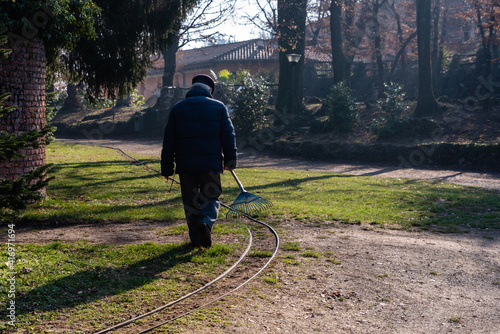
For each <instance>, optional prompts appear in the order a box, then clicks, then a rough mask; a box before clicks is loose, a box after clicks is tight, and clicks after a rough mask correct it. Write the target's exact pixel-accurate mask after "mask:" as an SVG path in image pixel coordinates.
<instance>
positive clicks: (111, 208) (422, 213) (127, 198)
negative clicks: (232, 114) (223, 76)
mask: <svg viewBox="0 0 500 334" xmlns="http://www.w3.org/2000/svg"><path fill="white" fill-rule="evenodd" d="M138 158H141V160H142V161H143V162H144V163H146V164H148V165H149V166H151V167H153V168H156V169H159V168H160V167H159V161H158V159H152V158H151V157H138ZM47 160H48V162H50V163H53V164H54V167H53V169H52V171H51V172H50V173H51V175H53V176H55V179H54V180H53V181H52V182H51V183H50V185H49V187H48V189H47V195H48V198H47V200H46V201H44V202H43V203H40V204H37V205H34V206H32V207H31V208H29V209H28V210H26V211H25V212H24V213H23V214H22V216H21V217H20V220H19V221H18V222H15V224H16V226H21V225H22V224H26V223H27V222H31V223H32V224H36V222H40V221H44V222H50V223H56V222H59V223H95V224H99V223H100V222H104V221H111V222H127V221H134V220H145V221H176V220H179V219H183V215H184V213H183V208H182V205H181V199H180V191H179V186H178V185H175V184H174V185H173V188H172V191H171V192H169V191H168V189H169V188H170V184H167V183H166V182H165V181H164V179H163V178H161V177H159V176H158V175H153V174H151V173H150V172H148V171H147V170H145V169H143V168H141V167H139V166H136V165H133V164H131V163H130V162H128V161H127V160H125V159H124V158H122V157H121V156H119V155H118V154H117V153H115V152H114V151H112V150H109V149H104V148H96V147H90V146H80V145H73V144H63V143H53V144H51V145H50V146H49V147H48V148H47ZM237 173H238V176H239V178H240V179H241V180H242V182H243V183H244V185H245V187H246V189H247V190H248V191H249V192H251V193H254V194H259V195H261V196H262V197H264V198H266V199H268V200H270V201H272V202H273V203H274V206H273V208H272V209H271V210H270V211H269V212H266V213H264V219H265V220H266V221H268V222H271V223H272V224H276V225H279V224H280V223H281V222H283V221H286V220H290V219H296V220H302V221H304V223H308V222H312V223H318V224H321V223H323V222H326V221H341V222H347V223H356V224H360V223H361V224H374V225H380V226H385V227H387V228H403V229H420V228H425V229H432V230H436V231H466V230H467V229H468V228H471V227H476V228H500V193H499V192H498V191H492V190H484V189H478V188H467V187H462V186H457V185H452V184H448V183H440V182H429V181H417V180H405V179H385V178H377V177H354V176H348V175H340V174H331V173H323V172H305V171H283V170H270V169H255V168H239V169H238V170H237ZM222 182H223V187H224V190H225V193H224V195H223V197H222V201H223V202H225V203H228V204H230V203H231V202H232V201H233V200H234V199H235V198H236V196H237V195H238V194H239V188H238V187H237V185H236V184H235V183H234V180H232V178H231V176H230V174H228V173H225V174H224V175H223V181H222ZM224 214H225V210H222V211H221V215H224ZM221 218H222V217H221ZM177 229H178V230H179V231H176V230H170V231H165V233H167V234H168V233H174V234H175V233H183V232H184V230H183V229H182V228H177ZM245 231H246V229H244V228H243V227H241V226H240V225H237V224H219V225H216V228H215V229H214V233H221V234H224V233H225V234H228V233H229V234H237V235H239V236H240V238H241V239H244V238H246V237H245V233H246V232H245ZM2 233H4V235H7V229H4V230H2ZM242 248H244V246H243V245H240V244H224V245H221V244H216V245H215V246H214V247H212V248H210V249H208V250H198V249H192V248H190V247H188V245H187V244H162V245H158V244H154V243H145V244H141V245H94V244H89V243H83V242H79V243H63V242H52V243H49V244H45V245H38V244H15V257H16V267H15V269H16V272H17V274H16V275H15V278H16V280H15V289H16V290H15V298H14V299H12V298H11V297H9V295H8V294H9V291H8V290H6V289H2V291H1V293H0V302H1V303H2V304H5V305H7V303H9V301H10V300H15V303H16V326H18V328H22V329H23V330H24V331H23V332H26V333H43V332H44V331H45V330H47V329H48V328H50V326H54V328H59V327H60V326H61V324H66V326H67V328H68V329H71V332H73V333H78V332H83V331H85V330H87V331H88V330H89V329H93V330H95V329H98V328H102V326H103V325H104V324H108V325H109V324H112V323H116V322H117V321H119V320H123V319H124V317H126V316H127V315H128V314H129V313H131V311H130V310H133V311H134V313H139V311H146V310H150V309H152V308H155V307H157V306H159V305H161V304H164V303H165V302H166V301H169V300H173V299H175V297H178V296H180V295H182V294H184V293H185V292H186V291H192V290H193V289H194V287H199V286H200V284H201V283H202V282H206V281H208V279H210V278H213V277H215V276H217V275H218V274H220V273H221V272H223V271H224V270H225V269H226V268H227V267H228V266H229V265H230V264H231V263H232V262H233V261H234V259H235V258H236V257H237V256H239V255H238V254H240V253H241V249H242ZM0 252H1V254H2V257H3V258H7V257H8V254H9V250H8V246H7V245H6V243H4V244H2V245H1V246H0ZM2 262H4V261H2ZM22 268H26V269H22ZM23 270H24V271H23ZM11 271H12V270H11V269H9V268H8V267H7V266H5V265H3V267H2V268H1V272H0V274H1V279H2V282H7V280H8V279H9V278H11V277H12V274H10V272H11ZM1 321H4V322H3V323H2V322H1ZM2 328H3V329H5V328H10V327H8V324H6V323H5V319H0V331H1V330H2Z"/></svg>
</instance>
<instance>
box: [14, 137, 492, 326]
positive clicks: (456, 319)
mask: <svg viewBox="0 0 500 334" xmlns="http://www.w3.org/2000/svg"><path fill="white" fill-rule="evenodd" d="M80 143H83V142H80ZM86 143H89V142H86ZM96 144H97V143H96ZM98 144H99V145H106V146H113V147H119V148H121V149H123V150H125V151H127V152H131V153H140V154H150V155H155V156H159V152H160V143H159V142H153V141H135V142H124V141H114V140H113V141H111V140H108V141H100V142H99V143H98ZM241 158H242V159H241V164H242V165H246V166H262V167H270V168H276V167H279V168H290V169H308V170H321V171H332V172H336V173H349V174H353V175H377V176H383V177H405V178H422V179H431V180H442V181H446V182H453V183H457V184H463V185H474V186H480V187H485V188H493V189H500V179H499V177H498V176H495V175H491V174H478V173H463V172H457V171H429V170H409V169H398V168H379V167H369V166H352V165H339V164H327V163H316V162H315V163H311V162H305V161H298V160H293V159H275V158H272V159H271V158H270V157H267V156H259V157H255V156H254V157H252V156H248V155H245V154H242V155H241ZM177 223H179V224H183V222H177ZM148 225H151V224H148ZM150 227H152V228H151V229H149V230H148V231H149V232H148V233H147V234H146V233H144V229H143V226H142V225H141V224H140V223H133V224H129V225H127V224H120V225H119V226H115V227H114V228H113V227H112V226H105V227H104V228H103V227H102V226H101V227H98V226H92V225H85V226H71V227H57V228H47V229H43V230H37V231H29V230H26V231H19V233H18V234H17V237H18V238H19V240H20V241H21V242H49V241H50V240H61V241H64V240H67V241H74V240H81V239H85V240H88V241H89V242H96V243H110V242H111V243H117V242H118V243H129V242H134V243H135V242H136V243H140V242H145V241H151V240H150V239H149V238H151V237H152V236H154V238H155V239H154V241H155V242H166V241H167V240H166V239H165V240H163V239H161V238H162V237H161V236H158V235H157V234H155V230H156V229H160V228H162V227H164V223H156V224H152V225H151V226H150ZM216 227H217V226H216ZM216 227H215V228H216ZM116 228H118V229H119V230H120V231H121V232H123V233H124V234H125V235H126V237H125V236H124V237H122V238H121V239H120V240H116ZM279 228H280V237H281V240H282V245H283V244H286V243H289V242H294V243H298V245H300V251H291V250H286V247H285V248H283V247H282V249H281V250H280V253H279V259H278V260H276V261H274V262H273V264H272V266H271V268H270V269H269V270H267V271H266V273H265V274H263V275H262V276H261V277H260V278H258V279H256V280H255V281H253V282H251V283H250V285H249V286H247V287H246V288H244V289H241V290H238V291H237V292H236V293H235V294H234V295H232V296H229V297H227V298H225V299H224V300H223V301H221V302H219V303H217V305H215V306H217V309H216V310H217V311H216V312H215V313H214V312H212V311H210V312H209V313H207V315H206V317H205V316H204V317H200V318H202V319H203V320H196V319H193V320H192V321H189V322H183V323H182V324H181V325H172V326H171V327H170V328H169V330H172V331H173V332H176V333H196V334H201V333H206V332H207V328H208V327H207V325H209V326H210V332H211V333H212V334H219V333H221V334H222V333H244V334H246V333H294V334H297V333H333V334H344V333H346V334H347V333H367V334H373V333H375V334H378V333H384V334H385V333H394V334H417V333H419V334H420V333H421V334H434V333H460V334H462V333H464V334H465V333H470V334H472V333H473V334H478V333H488V334H499V333H500V316H499V315H500V231H499V230H471V231H470V232H469V233H463V234H451V233H450V234H433V233H429V232H407V231H397V230H388V229H381V228H378V227H373V226H364V225H361V226H358V225H344V224H339V223H335V222H322V223H321V224H315V223H304V222H297V221H285V222H282V223H281V224H280V225H279ZM120 234H122V233H120ZM96 235H98V236H99V238H98V239H97V238H94V239H93V238H92V236H96ZM186 238H187V235H186V236H182V237H181V239H180V240H182V239H186ZM215 242H218V241H217V240H215ZM219 242H222V241H219ZM306 251H309V252H310V253H313V254H316V255H315V256H313V257H311V256H306V255H307V254H305V252H306ZM264 276H268V277H274V278H276V279H277V284H270V283H269V282H267V281H265V280H264V279H263V277H264Z"/></svg>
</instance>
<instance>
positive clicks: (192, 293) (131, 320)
mask: <svg viewBox="0 0 500 334" xmlns="http://www.w3.org/2000/svg"><path fill="white" fill-rule="evenodd" d="M89 145H92V144H89ZM93 146H99V147H103V148H107V149H112V150H114V151H119V152H120V153H121V154H123V155H125V156H126V157H127V158H129V159H131V160H134V161H135V162H137V163H139V164H141V165H142V166H144V167H145V168H147V169H149V170H151V171H154V172H155V173H158V174H161V172H160V171H158V170H157V169H155V168H152V167H150V166H148V165H146V164H144V163H143V162H142V161H140V160H138V159H136V158H134V157H132V156H131V155H129V154H128V153H126V152H125V151H123V150H122V149H120V148H117V147H112V146H104V145H95V144H93ZM156 177H157V178H158V179H161V178H160V177H158V176H156ZM169 179H170V180H172V182H175V183H177V184H180V182H179V181H177V180H175V179H174V178H169ZM221 206H223V207H224V208H226V209H228V210H233V211H238V210H236V209H234V208H231V207H230V206H229V205H227V204H225V203H223V202H221ZM238 214H240V215H241V216H243V217H245V218H247V219H248V220H251V221H253V222H255V223H258V224H261V225H263V226H265V227H267V228H268V229H269V231H271V233H272V234H273V235H274V238H275V240H276V247H275V249H274V252H273V254H272V256H271V257H270V258H269V260H268V261H267V262H266V263H265V264H264V266H262V267H261V268H260V269H259V270H258V271H257V272H256V273H255V274H254V275H253V276H251V277H250V278H248V279H247V280H246V281H244V282H243V283H242V284H240V285H238V286H237V287H235V288H233V289H232V290H230V291H228V292H226V293H224V294H222V295H221V296H219V297H217V298H215V299H212V300H211V301H209V302H207V303H205V304H203V305H201V306H199V307H197V308H195V309H192V310H190V311H188V312H185V313H183V314H181V315H179V316H176V317H174V318H171V319H169V320H166V321H164V322H162V323H160V324H157V325H155V326H152V327H149V328H147V329H145V330H143V331H141V332H138V333H137V334H141V333H147V332H149V331H151V330H153V329H156V328H158V327H161V326H164V325H166V324H168V323H170V322H172V321H174V320H177V319H180V318H182V317H184V316H186V315H188V314H190V313H193V312H195V311H197V310H200V309H202V308H203V307H206V306H207V305H209V304H212V303H214V302H216V301H218V300H220V299H222V298H224V297H226V296H228V295H229V294H231V293H233V292H235V291H236V290H238V289H240V288H241V287H243V286H244V285H246V284H247V283H248V282H250V281H251V280H253V279H254V278H255V277H257V276H258V275H259V274H260V273H261V272H262V271H263V270H264V269H265V268H267V266H268V265H269V264H270V263H271V261H272V260H273V259H274V258H275V257H276V254H277V253H278V250H279V243H280V241H279V235H278V233H277V232H276V231H275V230H274V229H273V228H272V227H271V226H270V225H268V224H266V223H264V222H262V221H260V220H258V219H256V218H254V217H251V216H249V215H247V214H246V213H243V212H240V211H238ZM247 231H248V232H249V234H250V238H249V244H248V246H247V248H246V250H245V252H243V254H242V255H241V256H240V258H239V259H238V261H236V262H235V263H234V264H233V265H232V266H231V267H230V268H229V269H227V270H226V271H225V272H224V273H222V274H221V275H219V276H218V277H216V278H215V279H214V280H212V281H210V282H209V283H207V284H205V285H204V286H202V287H200V288H198V289H196V290H195V291H192V292H190V293H188V294H186V295H184V296H182V297H180V298H178V299H176V300H174V301H172V302H169V303H167V304H165V305H162V306H160V307H158V308H156V309H154V310H152V311H149V312H146V313H143V314H141V315H139V316H137V317H134V318H131V319H129V320H127V321H124V322H121V323H119V324H116V325H113V326H111V327H108V328H105V329H103V330H100V331H99V332H96V333H95V334H103V333H107V332H110V331H114V330H116V329H118V328H121V327H124V326H126V325H129V324H131V323H133V322H135V321H137V320H139V319H142V318H145V317H147V316H150V315H152V314H155V313H158V312H160V311H162V310H164V309H166V308H168V307H171V306H173V305H175V304H178V303H180V302H181V301H183V300H185V299H187V298H189V297H192V296H193V295H195V294H197V293H200V292H201V291H203V290H205V289H207V288H208V287H210V286H211V285H213V284H214V283H216V282H217V281H219V280H221V279H222V278H224V277H225V276H226V275H228V274H229V273H230V272H231V271H232V270H234V268H236V266H238V265H239V264H240V263H241V262H242V261H243V259H244V258H245V257H246V256H247V254H248V252H249V251H250V248H251V247H252V243H253V238H252V233H251V232H250V230H249V229H248V227H247Z"/></svg>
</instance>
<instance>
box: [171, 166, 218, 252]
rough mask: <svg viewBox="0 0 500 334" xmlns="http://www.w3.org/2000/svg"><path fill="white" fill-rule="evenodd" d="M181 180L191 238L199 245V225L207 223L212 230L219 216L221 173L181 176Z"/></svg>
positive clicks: (183, 201)
mask: <svg viewBox="0 0 500 334" xmlns="http://www.w3.org/2000/svg"><path fill="white" fill-rule="evenodd" d="M179 178H180V182H181V193H182V204H183V205H184V212H185V214H186V221H187V224H188V228H189V237H190V238H191V242H192V243H193V244H195V245H197V244H199V240H200V236H199V232H198V224H202V223H205V224H207V225H208V227H210V230H212V227H213V225H214V223H215V222H216V220H217V216H218V214H219V208H220V202H219V196H220V195H221V194H222V186H221V182H220V173H213V172H212V173H201V174H179Z"/></svg>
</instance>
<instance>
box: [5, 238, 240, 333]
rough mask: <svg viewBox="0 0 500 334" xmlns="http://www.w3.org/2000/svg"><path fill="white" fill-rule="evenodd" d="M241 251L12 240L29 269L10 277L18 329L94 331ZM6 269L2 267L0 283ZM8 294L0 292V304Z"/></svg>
mask: <svg viewBox="0 0 500 334" xmlns="http://www.w3.org/2000/svg"><path fill="white" fill-rule="evenodd" d="M239 250H240V251H241V250H242V246H241V245H239V244H225V245H220V244H214V245H213V246H212V247H210V248H209V249H198V248H193V247H190V246H189V245H188V244H186V243H182V244H168V243H167V244H155V243H152V242H146V243H143V244H133V245H96V244H90V243H86V242H78V243H64V242H60V241H54V242H52V243H49V244H44V245H37V244H18V245H17V246H16V263H17V266H18V267H19V268H27V269H26V270H25V272H24V273H21V271H20V270H17V271H18V274H17V275H16V276H15V279H16V292H15V297H14V301H15V305H16V328H18V329H21V328H22V329H27V328H33V330H34V332H37V333H41V332H43V329H44V328H45V327H44V325H45V324H46V321H47V320H51V321H53V322H54V323H60V324H64V325H66V324H70V323H71V324H72V328H74V332H78V331H82V332H89V330H90V329H92V330H90V331H91V332H93V331H95V330H97V329H98V328H102V327H103V326H105V324H111V323H115V322H116V321H117V320H118V319H120V318H121V317H122V316H124V315H126V314H129V313H130V310H134V312H145V311H146V310H148V309H153V308H155V307H156V306H157V305H161V304H164V302H165V300H174V299H175V298H178V297H179V296H181V295H183V294H185V293H187V292H189V291H192V290H193V289H195V288H198V287H199V286H201V285H202V284H205V283H206V282H207V280H208V279H212V278H214V277H215V276H216V275H219V274H220V273H222V272H223V271H224V270H225V269H226V268H228V267H229V266H230V265H231V264H232V263H233V262H234V260H235V259H236V257H237V255H236V253H237V251H239ZM5 252H6V246H5V245H1V247H0V253H1V254H5ZM10 275H11V274H10V273H9V272H8V271H7V270H2V271H0V279H2V281H6V280H7V279H9V278H11V277H10ZM9 299H12V296H8V292H7V290H5V289H3V290H2V291H0V303H3V304H5V303H7V302H8V300H9Z"/></svg>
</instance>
